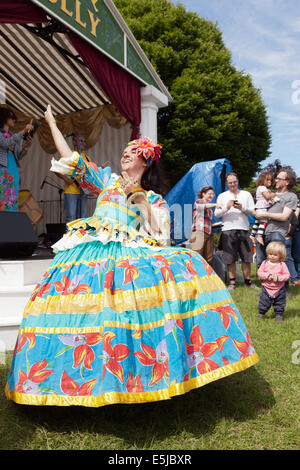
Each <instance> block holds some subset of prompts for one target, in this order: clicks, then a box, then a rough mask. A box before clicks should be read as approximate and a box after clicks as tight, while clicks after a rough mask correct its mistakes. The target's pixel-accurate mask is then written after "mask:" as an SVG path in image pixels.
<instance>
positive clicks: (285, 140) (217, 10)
mask: <svg viewBox="0 0 300 470" xmlns="http://www.w3.org/2000/svg"><path fill="white" fill-rule="evenodd" d="M173 3H175V4H177V3H178V2H177V1H174V2H173ZM180 3H182V4H183V5H184V6H185V7H186V9H187V10H192V11H195V12H197V13H198V14H199V15H200V16H202V17H203V18H205V19H207V20H210V21H212V22H213V23H217V25H218V27H219V30H220V31H221V32H222V34H223V41H224V44H225V46H226V47H227V48H228V49H229V50H230V51H231V54H232V63H233V65H234V66H235V68H236V69H237V70H239V71H242V72H244V73H246V74H249V75H250V76H251V77H252V82H253V85H254V86H255V87H256V88H258V89H260V92H261V97H262V100H263V102H264V104H265V106H266V109H267V116H268V119H269V124H270V132H271V138H272V145H271V147H270V152H271V154H270V157H269V158H267V159H266V160H264V161H263V162H262V163H261V164H262V167H264V166H266V165H267V164H268V163H272V162H274V160H276V159H279V160H280V161H281V164H286V165H290V166H291V167H292V168H293V169H294V170H295V172H296V173H297V176H300V9H299V0H181V2H180Z"/></svg>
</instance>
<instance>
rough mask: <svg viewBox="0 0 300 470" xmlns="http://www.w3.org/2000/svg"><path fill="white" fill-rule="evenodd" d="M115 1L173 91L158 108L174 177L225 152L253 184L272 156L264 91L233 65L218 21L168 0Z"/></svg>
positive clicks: (167, 161) (242, 179)
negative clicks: (263, 98) (165, 105)
mask: <svg viewBox="0 0 300 470" xmlns="http://www.w3.org/2000/svg"><path fill="white" fill-rule="evenodd" d="M115 4H116V6H117V8H118V9H119V10H120V12H121V14H122V15H123V17H124V19H125V20H126V22H127V24H128V26H129V27H130V29H131V30H132V32H133V34H134V35H135V37H136V39H137V40H138V41H139V44H140V45H141V47H142V49H143V50H144V52H145V53H146V55H147V57H148V58H149V60H150V61H151V63H152V64H153V66H154V67H155V69H156V70H157V72H158V74H159V75H160V77H161V79H162V80H163V82H164V83H165V85H166V86H167V88H168V89H169V91H170V93H171V95H172V97H173V101H172V102H171V103H170V105H169V106H168V107H167V108H163V109H161V110H160V111H159V115H158V136H159V142H160V143H161V144H162V145H163V149H164V162H165V167H166V168H167V169H168V175H169V177H170V180H171V183H172V184H175V183H176V182H177V181H178V180H179V179H180V178H181V177H182V176H183V175H184V174H185V173H186V172H187V171H188V170H189V169H190V168H191V167H192V166H193V165H194V164H195V163H197V162H200V161H208V160H215V159H217V158H225V157H226V158H228V160H229V161H230V163H231V165H232V167H233V170H234V171H236V172H237V173H238V175H239V179H240V183H241V185H242V186H243V185H245V184H248V183H249V182H250V181H251V178H252V177H253V176H254V174H255V173H256V172H257V170H258V169H259V167H260V162H261V161H262V160H264V159H265V158H267V157H268V156H269V147H270V142H271V138H270V133H269V124H268V119H267V116H266V109H265V106H264V104H263V102H262V99H261V95H260V91H259V90H257V89H256V88H255V87H254V86H253V84H252V81H251V78H250V76H249V75H246V74H244V73H242V72H239V71H237V70H236V69H235V67H234V66H233V65H232V61H231V53H230V51H229V50H228V49H227V48H226V47H225V46H224V43H223V40H222V34H221V32H220V31H219V29H218V27H217V26H216V25H215V24H213V23H212V22H210V21H207V20H205V19H204V18H201V17H200V16H199V15H198V14H197V13H194V12H191V11H187V10H186V9H185V7H184V6H183V5H181V4H177V5H174V4H173V3H171V2H170V1H168V0H115Z"/></svg>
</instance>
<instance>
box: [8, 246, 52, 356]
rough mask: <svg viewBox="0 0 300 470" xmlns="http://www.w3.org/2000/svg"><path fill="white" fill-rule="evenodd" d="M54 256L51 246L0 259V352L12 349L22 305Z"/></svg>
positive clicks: (22, 309) (21, 313)
mask: <svg viewBox="0 0 300 470" xmlns="http://www.w3.org/2000/svg"><path fill="white" fill-rule="evenodd" d="M53 256H54V255H53V253H52V250H51V249H47V248H45V249H42V248H38V249H37V250H35V252H34V253H33V255H32V256H30V257H28V258H23V259H5V260H4V259H0V351H1V352H5V351H10V350H13V349H14V347H15V343H16V339H17V334H18V329H19V326H20V324H21V321H22V317H23V311H24V308H25V305H26V303H27V302H28V300H29V298H30V296H31V294H32V292H33V289H34V288H35V286H36V284H37V283H38V282H40V280H41V278H42V276H43V274H44V273H45V272H46V270H47V268H48V266H49V264H50V261H51V259H52V258H53Z"/></svg>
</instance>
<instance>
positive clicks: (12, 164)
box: [0, 107, 33, 212]
mask: <svg viewBox="0 0 300 470" xmlns="http://www.w3.org/2000/svg"><path fill="white" fill-rule="evenodd" d="M16 121H17V117H16V115H15V113H14V112H13V111H12V110H11V109H10V108H5V107H2V108H0V211H7V212H18V197H19V170H18V167H19V160H21V159H22V158H23V157H25V155H26V153H27V150H28V148H29V146H30V145H31V143H32V137H30V136H28V137H27V138H26V140H24V139H23V136H24V134H26V133H27V132H30V131H31V130H33V126H32V125H31V124H27V125H26V126H25V127H24V129H23V130H22V131H20V132H18V133H16V134H11V133H10V130H11V129H12V128H13V127H14V126H15V123H16ZM21 142H23V143H24V145H20V143H21Z"/></svg>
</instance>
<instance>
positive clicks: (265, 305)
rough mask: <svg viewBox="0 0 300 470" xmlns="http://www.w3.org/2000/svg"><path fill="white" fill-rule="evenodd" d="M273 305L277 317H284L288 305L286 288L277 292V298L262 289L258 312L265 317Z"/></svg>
mask: <svg viewBox="0 0 300 470" xmlns="http://www.w3.org/2000/svg"><path fill="white" fill-rule="evenodd" d="M272 304H273V308H274V312H275V315H280V316H281V317H282V316H283V312H284V309H285V304H286V289H285V286H283V287H281V289H280V290H279V291H278V292H277V294H276V295H275V297H270V295H269V294H268V292H267V289H266V288H265V287H263V288H262V291H261V294H260V296H259V302H258V311H259V313H260V314H261V315H265V314H266V313H267V311H268V310H269V309H270V308H271V306H272Z"/></svg>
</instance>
